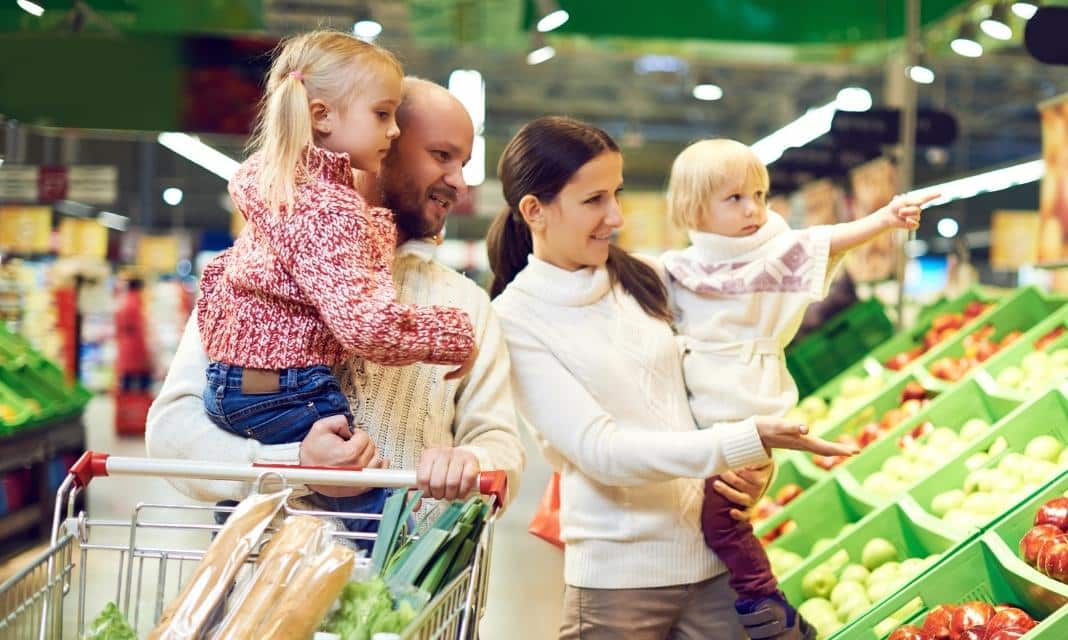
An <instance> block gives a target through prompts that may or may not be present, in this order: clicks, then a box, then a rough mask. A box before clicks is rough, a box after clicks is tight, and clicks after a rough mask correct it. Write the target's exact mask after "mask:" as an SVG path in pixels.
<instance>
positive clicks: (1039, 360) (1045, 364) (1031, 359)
mask: <svg viewBox="0 0 1068 640" xmlns="http://www.w3.org/2000/svg"><path fill="white" fill-rule="evenodd" d="M1051 364H1052V363H1051V361H1050V357H1049V355H1047V354H1046V353H1045V352H1044V351H1035V352H1032V353H1029V354H1027V355H1026V356H1024V358H1023V360H1021V361H1020V368H1021V369H1023V370H1024V371H1026V372H1028V373H1034V372H1036V371H1042V370H1043V369H1048V368H1049V367H1050V365H1051Z"/></svg>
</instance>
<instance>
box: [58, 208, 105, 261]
mask: <svg viewBox="0 0 1068 640" xmlns="http://www.w3.org/2000/svg"><path fill="white" fill-rule="evenodd" d="M58 235H59V247H58V252H59V255H60V256H63V257H72V258H74V257H80V258H94V259H98V260H103V259H104V258H106V257H107V255H108V230H107V227H105V226H104V225H102V224H100V223H99V222H97V221H96V220H91V219H84V218H62V219H60V221H59V234H58Z"/></svg>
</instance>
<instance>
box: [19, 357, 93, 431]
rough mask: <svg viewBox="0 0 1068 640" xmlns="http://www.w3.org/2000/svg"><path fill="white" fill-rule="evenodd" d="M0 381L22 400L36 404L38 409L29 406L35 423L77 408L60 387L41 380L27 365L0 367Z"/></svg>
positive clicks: (63, 414) (66, 413)
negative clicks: (12, 367) (14, 367)
mask: <svg viewBox="0 0 1068 640" xmlns="http://www.w3.org/2000/svg"><path fill="white" fill-rule="evenodd" d="M0 383H2V384H4V385H7V386H8V387H9V388H10V389H11V390H12V391H14V392H15V393H16V394H17V395H19V396H20V397H21V398H23V399H24V401H25V400H29V401H32V402H35V403H36V404H37V406H38V407H39V409H38V410H33V408H32V407H31V411H32V413H33V422H35V423H36V422H43V421H46V420H50V419H52V418H56V417H61V416H66V415H69V414H71V413H73V412H75V411H76V410H77V407H76V406H75V405H74V404H73V403H72V401H71V398H70V397H69V396H68V395H67V393H66V392H65V391H64V390H63V389H62V388H60V387H56V386H54V385H52V384H50V383H47V382H42V379H41V377H40V374H38V373H37V372H36V371H35V370H34V368H33V367H30V366H29V365H23V366H22V367H19V368H18V369H9V368H4V367H0Z"/></svg>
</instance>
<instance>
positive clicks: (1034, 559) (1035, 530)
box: [1020, 524, 1062, 567]
mask: <svg viewBox="0 0 1068 640" xmlns="http://www.w3.org/2000/svg"><path fill="white" fill-rule="evenodd" d="M1061 533H1062V532H1061V530H1060V529H1058V528H1057V527H1055V526H1053V525H1051V524H1040V525H1038V526H1036V527H1031V530H1030V531H1028V532H1027V533H1025V534H1024V537H1023V538H1021V539H1020V556H1021V557H1022V558H1023V559H1024V562H1026V563H1027V564H1029V565H1031V566H1032V567H1034V566H1036V565H1037V564H1038V552H1039V551H1041V550H1042V545H1043V544H1045V543H1046V540H1048V539H1049V538H1053V537H1055V536H1058V535H1060V534H1061Z"/></svg>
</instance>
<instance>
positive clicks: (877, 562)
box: [860, 538, 897, 571]
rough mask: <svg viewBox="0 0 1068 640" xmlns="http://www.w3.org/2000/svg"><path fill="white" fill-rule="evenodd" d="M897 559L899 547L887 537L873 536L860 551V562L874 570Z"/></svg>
mask: <svg viewBox="0 0 1068 640" xmlns="http://www.w3.org/2000/svg"><path fill="white" fill-rule="evenodd" d="M896 559H897V547H895V546H894V545H893V543H891V542H890V541H889V540H887V539H886V538H872V539H871V540H868V543H867V544H865V545H864V550H863V551H861V553H860V563H861V564H863V565H864V567H865V568H866V569H868V570H869V571H872V570H874V569H876V568H877V567H881V566H882V565H884V564H886V563H887V562H890V561H891V560H896Z"/></svg>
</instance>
